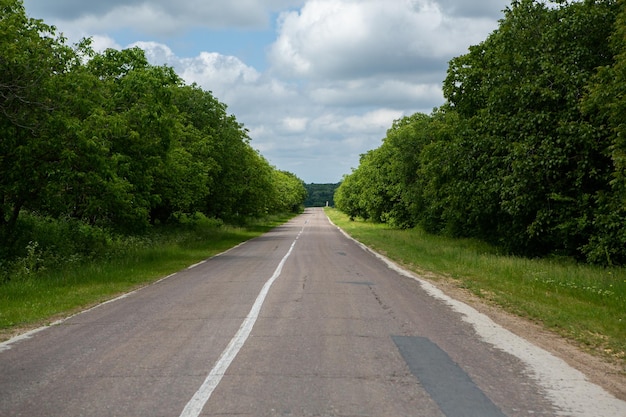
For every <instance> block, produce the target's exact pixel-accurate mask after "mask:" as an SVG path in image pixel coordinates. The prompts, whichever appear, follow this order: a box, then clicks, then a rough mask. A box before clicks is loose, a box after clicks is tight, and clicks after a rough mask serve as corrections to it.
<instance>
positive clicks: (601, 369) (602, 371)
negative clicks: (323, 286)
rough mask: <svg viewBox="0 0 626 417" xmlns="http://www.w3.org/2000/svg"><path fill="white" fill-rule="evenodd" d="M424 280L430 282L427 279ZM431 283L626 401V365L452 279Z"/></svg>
mask: <svg viewBox="0 0 626 417" xmlns="http://www.w3.org/2000/svg"><path fill="white" fill-rule="evenodd" d="M421 276H422V277H424V276H423V275H421ZM424 278H426V279H428V276H426V277H424ZM428 281H429V282H430V283H431V284H433V285H435V286H436V287H438V288H439V289H440V290H441V291H443V292H444V293H445V294H446V295H448V296H449V297H452V298H454V299H456V300H459V301H462V302H464V303H466V304H468V305H470V306H472V307H473V308H474V309H476V310H477V311H479V312H480V313H483V314H485V315H486V316H488V317H489V318H491V319H492V320H493V321H494V322H496V323H497V324H499V325H501V326H502V327H504V328H506V329H507V330H509V331H511V332H513V333H515V334H516V335H518V336H520V337H523V338H524V339H526V340H528V341H530V342H531V343H533V344H535V345H536V346H539V347H540V348H542V349H544V350H546V351H548V352H550V353H552V354H553V355H555V356H557V357H559V358H561V359H563V360H564V361H565V362H566V363H567V364H569V365H570V366H571V367H573V368H574V369H577V370H579V371H580V372H582V373H583V374H585V375H586V376H587V378H588V380H589V381H590V382H593V383H594V384H596V385H599V386H600V387H602V388H604V389H605V390H606V391H607V392H609V393H611V394H612V395H614V396H615V397H616V398H618V399H620V400H623V401H626V364H624V363H618V362H617V361H615V362H611V361H610V360H609V359H605V358H602V357H599V356H596V355H593V354H591V353H588V352H585V351H584V350H583V348H582V347H580V346H577V345H576V344H575V343H574V342H572V341H570V340H567V339H565V338H564V337H562V336H560V335H558V334H556V333H554V332H552V331H549V330H547V329H545V328H544V327H543V326H542V325H541V324H538V323H535V322H533V321H531V320H529V319H526V318H523V317H519V316H516V315H514V314H511V313H508V312H506V311H504V310H503V309H502V308H501V307H498V306H496V305H494V304H492V303H490V302H489V301H488V300H485V299H483V298H480V297H478V296H476V295H475V294H473V293H471V292H470V291H468V290H466V289H464V288H460V287H459V286H458V285H457V283H455V282H454V280H452V279H447V278H445V277H437V279H428Z"/></svg>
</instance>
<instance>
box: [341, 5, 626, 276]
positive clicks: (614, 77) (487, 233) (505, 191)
mask: <svg viewBox="0 0 626 417" xmlns="http://www.w3.org/2000/svg"><path fill="white" fill-rule="evenodd" d="M443 92H444V96H445V99H446V102H445V103H444V104H443V105H442V106H441V107H440V108H438V109H435V110H434V111H433V112H432V113H431V114H422V113H417V114H414V115H411V116H407V117H404V118H402V119H400V120H397V121H396V122H394V123H393V125H392V126H391V127H390V129H389V130H388V131H387V135H386V137H385V138H384V139H383V143H382V145H381V146H380V147H379V148H377V149H373V150H371V151H369V152H367V153H366V154H364V155H362V156H361V160H360V164H359V166H358V167H357V168H356V169H355V170H354V171H353V172H352V173H351V174H350V175H348V176H346V177H345V178H344V180H343V182H342V183H341V185H340V187H339V189H338V191H337V193H336V195H335V203H336V206H337V208H339V209H341V210H342V211H344V212H345V213H347V214H348V215H350V216H351V217H353V218H364V219H372V220H373V221H376V222H384V223H387V224H390V225H394V226H397V227H402V228H411V227H414V226H419V227H421V228H422V229H424V230H426V231H428V232H431V233H435V234H441V235H444V236H452V237H462V238H476V239H480V240H483V241H486V242H490V243H491V244H493V245H496V246H498V247H500V248H502V249H503V250H505V251H506V252H507V253H509V254H515V255H518V256H527V257H542V256H562V257H571V258H573V259H576V260H577V261H579V262H586V263H593V264H600V265H606V266H615V265H626V140H625V139H624V138H626V108H625V105H626V99H625V97H626V95H625V93H626V2H625V1H624V0H596V1H575V2H574V1H549V2H548V1H545V2H544V1H536V0H516V1H513V2H512V3H511V6H510V7H509V8H507V9H506V11H505V13H504V17H503V19H502V20H501V21H500V25H499V27H498V29H497V30H495V31H494V32H493V33H492V34H491V35H489V37H488V38H487V39H486V40H484V41H483V42H481V43H480V44H478V45H474V46H471V47H470V48H469V51H468V52H467V54H465V55H462V56H459V57H456V58H453V59H452V60H451V61H450V65H449V68H448V73H447V77H446V79H445V80H444V81H443Z"/></svg>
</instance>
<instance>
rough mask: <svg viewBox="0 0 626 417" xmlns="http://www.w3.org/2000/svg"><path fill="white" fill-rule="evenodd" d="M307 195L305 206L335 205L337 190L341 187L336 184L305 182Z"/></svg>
mask: <svg viewBox="0 0 626 417" xmlns="http://www.w3.org/2000/svg"><path fill="white" fill-rule="evenodd" d="M304 186H305V188H306V192H307V196H306V200H304V206H305V207H326V206H329V207H334V206H335V200H334V198H335V191H336V190H337V188H338V187H339V183H336V184H315V183H311V184H305V185H304Z"/></svg>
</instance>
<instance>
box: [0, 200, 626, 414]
mask: <svg viewBox="0 0 626 417" xmlns="http://www.w3.org/2000/svg"><path fill="white" fill-rule="evenodd" d="M529 415H539V416H554V415H567V416H607V417H613V416H615V417H617V416H624V415H626V403H624V402H622V401H619V400H617V399H615V398H614V397H612V396H610V395H609V394H607V393H606V392H605V391H603V390H602V389H600V388H599V387H597V386H595V385H593V384H590V383H588V382H587V381H586V380H585V378H584V376H583V375H582V374H579V373H577V371H574V370H573V369H571V368H569V367H568V366H567V365H565V364H564V363H563V362H562V361H560V360H558V359H557V358H555V357H553V356H551V355H550V354H548V353H547V352H545V351H542V350H541V349H539V348H536V347H535V346H533V345H532V344H530V343H528V342H526V341H524V340H523V339H519V338H518V337H516V336H515V335H513V334H511V333H509V332H507V331H506V330H504V329H502V328H500V327H499V326H497V325H495V324H494V323H493V322H491V321H490V320H488V319H487V318H486V317H484V316H482V315H480V314H479V313H477V312H476V311H474V310H472V309H471V308H469V307H467V306H466V305H464V304H462V303H459V302H457V301H455V300H452V299H449V298H447V297H446V296H445V295H444V294H442V293H440V292H438V290H437V289H436V288H434V287H432V286H431V285H429V284H428V283H425V282H423V281H420V280H419V279H415V278H414V277H411V276H410V274H407V273H405V272H403V271H401V270H397V268H395V267H394V266H393V265H389V264H387V263H385V262H384V260H381V259H380V258H379V257H377V256H375V255H374V254H372V253H371V252H369V251H367V250H364V248H363V247H361V246H360V245H359V244H358V243H356V242H354V241H352V240H350V239H348V238H347V237H345V236H344V235H343V234H342V233H341V232H340V231H339V230H338V229H337V228H336V227H334V226H333V225H332V224H331V223H330V222H329V221H328V219H327V218H326V216H325V215H324V213H323V211H322V210H320V209H308V210H307V211H306V212H305V214H303V215H302V216H299V217H297V218H296V219H294V220H292V221H291V222H289V223H287V224H285V225H283V226H281V227H279V228H277V229H275V230H273V231H272V232H270V233H268V234H266V235H264V236H262V237H259V238H257V239H253V240H251V241H249V242H247V243H245V244H243V245H240V246H238V247H236V248H234V249H232V250H230V251H228V252H226V253H224V254H222V255H219V256H217V257H214V258H212V259H209V260H207V261H206V262H203V263H201V264H199V265H196V266H194V267H192V268H190V269H187V270H184V271H181V272H179V273H177V274H175V275H173V276H170V277H167V278H166V279H164V280H161V281H160V282H158V283H156V284H154V285H151V286H149V287H146V288H143V289H141V290H139V291H136V292H134V293H131V294H129V295H127V296H125V297H122V298H120V299H116V300H114V301H112V302H109V303H106V304H103V305H101V306H98V307H96V308H94V309H92V310H89V311H87V312H84V313H81V314H79V315H76V316H74V317H71V318H69V319H67V320H65V321H62V322H60V323H57V324H55V325H52V326H49V327H46V328H44V329H41V330H40V331H37V332H33V333H31V334H29V335H27V336H26V337H22V338H18V339H14V340H11V341H9V342H7V343H4V344H0V416H2V417H8V416H25V417H32V416H50V417H51V416H63V417H72V416H89V417H100V416H120V417H130V416H145V417H153V416H168V417H169V416H174V417H177V416H185V417H192V416H193V417H195V416H378V417H394V416H448V417H457V416H464V417H466V416H481V417H491V416H529Z"/></svg>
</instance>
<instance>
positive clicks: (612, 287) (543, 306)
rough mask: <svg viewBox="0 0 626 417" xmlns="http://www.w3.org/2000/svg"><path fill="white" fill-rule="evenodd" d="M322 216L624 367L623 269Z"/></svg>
mask: <svg viewBox="0 0 626 417" xmlns="http://www.w3.org/2000/svg"><path fill="white" fill-rule="evenodd" d="M326 213H327V214H328V215H329V217H330V218H331V220H332V221H333V222H334V223H335V224H337V225H338V226H340V227H341V228H342V229H344V230H345V231H346V232H347V233H349V234H350V235H351V236H353V237H354V238H356V239H357V240H359V241H361V242H362V243H364V244H366V245H368V246H369V247H371V248H373V249H375V250H377V251H378V252H381V253H383V254H385V255H386V256H388V257H389V258H391V259H393V260H395V261H397V262H398V263H400V264H402V265H403V266H405V267H407V268H408V269H411V270H413V271H415V272H417V273H425V272H429V274H428V276H429V277H431V278H432V279H435V280H437V279H441V278H442V277H447V278H451V279H453V280H454V282H455V284H456V285H457V286H459V287H463V288H466V289H468V290H470V291H472V292H473V293H474V294H476V295H478V296H479V297H482V298H484V299H486V300H487V301H489V302H491V303H495V304H497V305H499V306H501V307H503V308H504V309H506V310H507V311H509V312H512V313H514V314H517V315H520V316H523V317H526V318H529V319H532V320H533V321H536V322H540V323H542V324H543V325H544V326H546V327H547V328H549V329H551V330H553V331H556V332H557V333H559V334H561V335H563V336H565V337H567V338H569V339H571V340H574V341H576V342H578V343H579V344H581V345H582V346H583V347H585V348H587V349H588V350H590V351H594V352H595V353H599V354H600V355H602V356H605V357H609V358H612V359H613V360H616V361H618V362H620V363H621V364H622V365H625V366H626V268H602V267H596V266H590V265H582V264H578V263H575V262H574V261H571V260H568V259H560V258H554V259H526V258H519V257H512V256H504V255H501V254H500V253H499V251H498V249H497V248H495V247H492V246H489V245H487V244H485V243H483V242H479V241H476V240H471V239H453V238H447V237H443V236H434V235H430V234H428V233H425V232H424V231H422V230H420V229H417V228H416V229H412V230H397V229H392V228H390V227H389V226H386V225H381V224H374V223H370V222H363V221H350V220H349V218H348V217H347V216H346V215H344V214H343V213H341V212H339V211H337V210H334V209H327V211H326ZM433 273H434V275H433ZM437 277H439V278H437Z"/></svg>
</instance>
